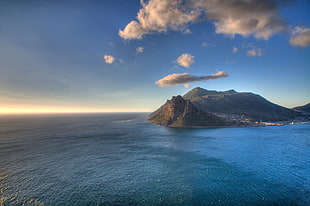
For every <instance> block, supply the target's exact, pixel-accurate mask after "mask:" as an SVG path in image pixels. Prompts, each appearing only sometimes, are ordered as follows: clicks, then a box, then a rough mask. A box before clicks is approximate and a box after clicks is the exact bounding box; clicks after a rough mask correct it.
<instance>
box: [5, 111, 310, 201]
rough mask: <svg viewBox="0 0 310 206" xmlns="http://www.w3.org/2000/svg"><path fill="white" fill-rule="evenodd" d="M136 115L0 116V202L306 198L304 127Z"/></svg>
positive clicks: (309, 184)
mask: <svg viewBox="0 0 310 206" xmlns="http://www.w3.org/2000/svg"><path fill="white" fill-rule="evenodd" d="M146 118H147V114H146V113H105V114H46V115H43V114H41V115H2V116H0V205H307V203H309V202H310V175H309V174H310V167H309V165H310V125H309V124H300V125H285V126H270V127H246V128H214V129H210V128H209V129H184V128H167V127H161V126H157V125H154V124H151V123H150V122H148V121H147V120H146Z"/></svg>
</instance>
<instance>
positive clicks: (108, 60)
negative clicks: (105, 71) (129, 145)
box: [103, 55, 115, 64]
mask: <svg viewBox="0 0 310 206" xmlns="http://www.w3.org/2000/svg"><path fill="white" fill-rule="evenodd" d="M103 58H104V61H105V63H107V64H112V63H113V62H114V61H115V57H113V56H110V55H104V56H103Z"/></svg>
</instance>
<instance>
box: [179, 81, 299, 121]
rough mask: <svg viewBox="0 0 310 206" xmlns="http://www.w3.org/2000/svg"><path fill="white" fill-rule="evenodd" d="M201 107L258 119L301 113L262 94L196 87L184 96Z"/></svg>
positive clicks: (277, 118) (270, 118) (213, 111)
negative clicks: (275, 102) (269, 99)
mask: <svg viewBox="0 0 310 206" xmlns="http://www.w3.org/2000/svg"><path fill="white" fill-rule="evenodd" d="M183 97H184V98H185V99H187V100H190V101H191V102H192V103H193V104H194V105H195V106H197V107H198V108H199V109H201V110H204V111H206V112H211V113H223V114H235V115H246V116H247V117H249V118H252V119H255V120H257V121H282V120H289V119H292V118H295V117H296V115H300V114H299V113H298V112H295V111H292V110H291V109H288V108H285V107H282V106H279V105H277V104H274V103H272V102H270V101H268V100H266V99H265V98H263V97H261V96H260V95H257V94H253V93H248V92H236V91H235V90H229V91H224V92H217V91H208V90H205V89H202V88H199V87H197V88H195V89H192V90H191V91H189V92H188V93H187V94H185V95H184V96H183Z"/></svg>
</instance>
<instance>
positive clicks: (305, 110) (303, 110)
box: [293, 103, 310, 112]
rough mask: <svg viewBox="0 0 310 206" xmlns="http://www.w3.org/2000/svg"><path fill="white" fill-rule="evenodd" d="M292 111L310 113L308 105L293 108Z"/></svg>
mask: <svg viewBox="0 0 310 206" xmlns="http://www.w3.org/2000/svg"><path fill="white" fill-rule="evenodd" d="M293 110H297V111H302V112H310V103H309V104H306V105H303V106H299V107H295V108H293Z"/></svg>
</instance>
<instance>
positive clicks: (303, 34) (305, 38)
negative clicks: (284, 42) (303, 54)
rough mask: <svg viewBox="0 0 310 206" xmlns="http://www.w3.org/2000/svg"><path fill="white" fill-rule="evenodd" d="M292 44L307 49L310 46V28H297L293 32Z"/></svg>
mask: <svg viewBox="0 0 310 206" xmlns="http://www.w3.org/2000/svg"><path fill="white" fill-rule="evenodd" d="M290 44H291V45H293V46H300V47H307V46H309V45H310V28H302V27H295V29H294V30H293V31H292V34H291V39H290Z"/></svg>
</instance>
